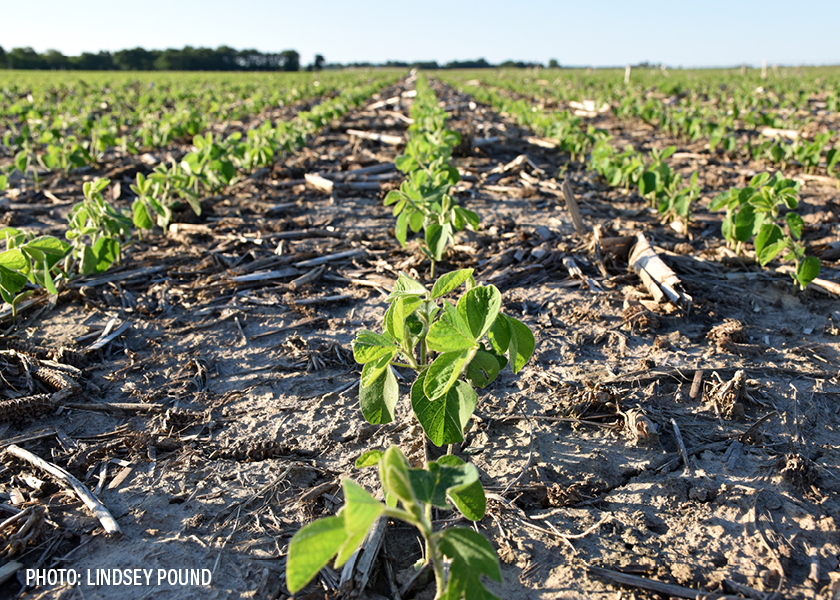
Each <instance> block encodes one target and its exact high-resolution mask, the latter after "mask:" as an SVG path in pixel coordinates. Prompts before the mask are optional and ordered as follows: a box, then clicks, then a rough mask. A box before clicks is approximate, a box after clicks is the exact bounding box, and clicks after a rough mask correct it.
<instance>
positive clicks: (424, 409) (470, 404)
mask: <svg viewBox="0 0 840 600" xmlns="http://www.w3.org/2000/svg"><path fill="white" fill-rule="evenodd" d="M425 379H426V371H423V372H422V373H421V374H420V375H419V376H418V377H417V380H416V381H415V382H414V385H412V386H411V408H412V409H413V410H414V414H415V416H416V417H417V420H418V421H419V422H420V425H421V426H422V427H423V431H425V432H426V435H427V436H428V437H429V439H430V440H431V441H432V443H433V444H434V445H435V446H443V445H445V444H456V443H458V442H463V441H464V433H463V432H464V428H465V427H466V426H467V423H469V420H470V417H471V416H472V413H473V411H475V407H476V404H478V395H477V394H476V393H475V390H473V389H472V388H471V387H470V385H469V384H468V383H466V382H464V381H456V382H455V384H454V385H453V386H452V388H451V389H450V390H449V391H448V392H447V394H446V398H445V399H442V400H440V399H439V400H437V401H434V402H432V401H431V400H430V399H429V398H428V396H426V393H425V392H424V390H423V386H424V383H425Z"/></svg>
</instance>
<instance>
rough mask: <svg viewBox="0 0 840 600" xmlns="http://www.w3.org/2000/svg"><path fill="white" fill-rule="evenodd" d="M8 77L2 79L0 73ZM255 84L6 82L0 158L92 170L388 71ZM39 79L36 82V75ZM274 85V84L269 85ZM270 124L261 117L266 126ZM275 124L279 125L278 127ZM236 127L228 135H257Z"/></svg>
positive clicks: (26, 167)
mask: <svg viewBox="0 0 840 600" xmlns="http://www.w3.org/2000/svg"><path fill="white" fill-rule="evenodd" d="M6 77H8V76H6ZM281 77H284V76H278V77H275V78H270V79H269V80H268V81H264V82H263V83H261V84H258V83H257V82H256V81H254V82H250V83H242V82H237V80H236V79H230V78H222V79H219V80H215V78H214V79H209V80H204V81H203V85H195V86H192V85H191V81H192V79H191V78H190V77H189V76H187V77H186V78H185V80H184V81H178V80H170V79H167V78H164V80H163V81H162V82H161V81H158V80H157V78H155V79H154V80H150V81H148V82H147V81H141V80H136V79H133V78H129V77H126V76H123V77H121V78H119V79H115V80H107V79H104V80H102V81H99V82H98V85H90V84H85V83H84V81H83V80H75V81H73V82H72V83H67V84H66V85H64V84H61V83H60V80H59V83H53V84H52V85H50V86H48V85H46V82H44V81H41V82H40V86H36V85H28V86H27V85H25V84H23V83H21V82H15V83H14V84H12V83H11V80H9V81H7V82H6V84H7V85H6V87H5V88H3V89H2V93H0V139H2V146H3V147H2V152H0V154H2V153H6V154H7V155H11V156H13V157H14V161H13V163H12V164H11V165H8V166H7V168H6V171H7V172H8V171H9V169H17V170H19V171H21V172H27V171H28V172H30V173H33V174H34V173H35V171H36V170H37V168H38V167H40V168H41V169H42V170H43V169H45V170H47V171H52V170H55V169H61V170H63V171H65V172H66V171H68V170H69V169H71V168H77V167H84V166H87V165H95V164H97V163H99V162H101V161H102V160H103V159H105V158H115V157H118V156H120V155H125V154H137V153H139V152H143V151H148V150H155V149H158V148H163V147H166V146H168V145H169V144H171V143H173V142H181V143H189V141H191V140H192V139H193V138H194V136H196V135H199V134H203V133H206V132H207V131H208V130H211V129H218V128H219V127H220V126H221V127H222V128H225V125H227V127H226V128H227V129H228V130H230V129H237V128H236V127H232V126H231V123H232V122H237V121H239V120H241V119H245V118H248V117H251V116H254V115H259V114H263V115H264V116H268V117H270V114H268V115H266V114H265V113H266V112H268V111H271V110H272V109H279V108H282V107H285V106H288V105H293V104H295V103H301V102H305V101H311V100H316V99H318V98H320V97H326V96H332V95H335V94H338V93H341V92H345V91H349V90H352V89H353V88H357V87H360V86H362V87H363V86H366V85H367V84H369V83H372V82H376V81H383V80H385V79H386V78H387V77H392V76H390V75H388V74H375V75H371V74H364V73H362V74H350V75H341V76H338V75H327V76H325V77H320V78H319V79H313V77H312V76H311V75H307V76H294V75H286V76H285V78H284V79H281ZM36 81H37V78H36ZM271 83H277V84H279V85H277V86H276V87H274V86H270V85H269V84H271ZM267 120H269V119H265V118H264V119H263V123H265V122H266V121H267ZM278 126H279V125H278ZM262 127H263V129H262V131H263V133H259V134H257V133H254V134H252V133H251V132H250V131H246V130H245V127H244V126H239V127H238V129H239V131H238V132H237V131H234V134H233V135H236V134H237V133H238V134H239V135H243V133H244V134H245V135H248V136H263V135H264V132H265V127H266V126H265V124H264V125H263V126H262Z"/></svg>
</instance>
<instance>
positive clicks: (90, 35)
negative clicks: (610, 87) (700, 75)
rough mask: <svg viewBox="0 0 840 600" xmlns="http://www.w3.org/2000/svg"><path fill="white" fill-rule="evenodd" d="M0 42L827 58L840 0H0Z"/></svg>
mask: <svg viewBox="0 0 840 600" xmlns="http://www.w3.org/2000/svg"><path fill="white" fill-rule="evenodd" d="M2 14H3V18H2V21H3V23H2V27H0V46H3V47H4V48H5V49H7V50H8V49H10V48H12V47H16V46H32V47H33V48H35V49H36V50H38V51H44V50H46V49H48V48H55V49H57V50H60V51H62V52H63V53H65V54H78V53H80V52H82V51H90V52H97V51H99V50H120V49H123V48H130V47H135V46H143V47H145V48H167V47H178V48H179V47H182V46H185V45H187V44H189V45H192V46H210V47H217V46H220V45H222V44H226V45H229V46H233V47H234V48H257V49H258V50H262V51H281V50H286V49H294V50H297V51H298V52H299V53H300V54H301V59H302V62H304V63H308V62H311V61H312V57H313V56H314V55H315V54H316V53H317V54H323V55H324V56H325V57H326V58H327V61H328V62H343V63H346V62H355V61H372V62H382V61H385V60H388V59H395V60H408V61H412V60H437V61H439V62H447V61H450V60H456V59H470V58H479V57H483V58H486V59H487V60H489V61H490V62H501V61H503V60H507V59H514V60H525V61H539V62H543V63H545V62H548V60H549V59H551V58H556V59H557V60H558V61H559V62H560V64H565V65H592V66H605V65H624V64H627V63H637V62H641V61H650V62H652V63H660V62H662V63H665V64H667V65H670V66H674V67H677V66H684V67H690V66H729V65H738V64H742V63H747V64H753V65H758V64H760V63H761V61H762V59H766V60H767V62H768V64H771V65H772V64H840V41H838V37H840V36H838V31H840V0H831V1H829V0H821V1H815V0H802V1H800V2H797V3H794V2H780V1H776V0H765V1H764V2H760V1H756V0H749V1H738V0H730V1H728V2H727V1H722V0H708V1H706V2H694V1H692V2H687V1H682V2H680V1H671V2H666V1H658V0H641V1H617V0H601V1H600V2H597V3H596V2H582V1H577V2H567V1H555V2H550V1H548V0H544V1H532V2H527V1H526V2H513V1H511V0H508V1H500V0H485V1H483V2H475V1H470V2H458V1H457V0H449V1H442V0H422V1H419V2H405V1H400V0H396V1H394V0H392V1H391V2H381V1H379V2H373V1H370V0H343V1H339V0H312V1H307V2H303V1H298V2H285V1H273V2H272V1H269V0H238V1H236V2H234V1H231V0H226V1H221V0H203V1H196V0H189V1H183V0H144V1H143V2H120V1H115V0H109V1H107V2H105V1H100V0H39V1H38V2H37V3H36V4H32V3H27V2H11V1H7V2H4V3H3V7H2Z"/></svg>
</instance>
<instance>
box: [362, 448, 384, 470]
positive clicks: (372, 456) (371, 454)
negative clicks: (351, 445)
mask: <svg viewBox="0 0 840 600" xmlns="http://www.w3.org/2000/svg"><path fill="white" fill-rule="evenodd" d="M383 456H385V453H384V452H382V450H368V451H367V452H365V453H364V454H362V455H361V456H360V457H359V458H357V459H356V468H357V469H364V468H365V467H372V466H374V465H378V464H379V461H380V460H382V457H383Z"/></svg>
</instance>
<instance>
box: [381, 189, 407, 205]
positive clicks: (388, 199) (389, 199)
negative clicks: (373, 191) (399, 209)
mask: <svg viewBox="0 0 840 600" xmlns="http://www.w3.org/2000/svg"><path fill="white" fill-rule="evenodd" d="M402 198H403V195H402V194H401V193H400V192H399V190H391V191H390V192H388V195H387V196H385V206H391V205H392V204H395V203H397V202H399V201H400V200H401V199H402Z"/></svg>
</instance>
